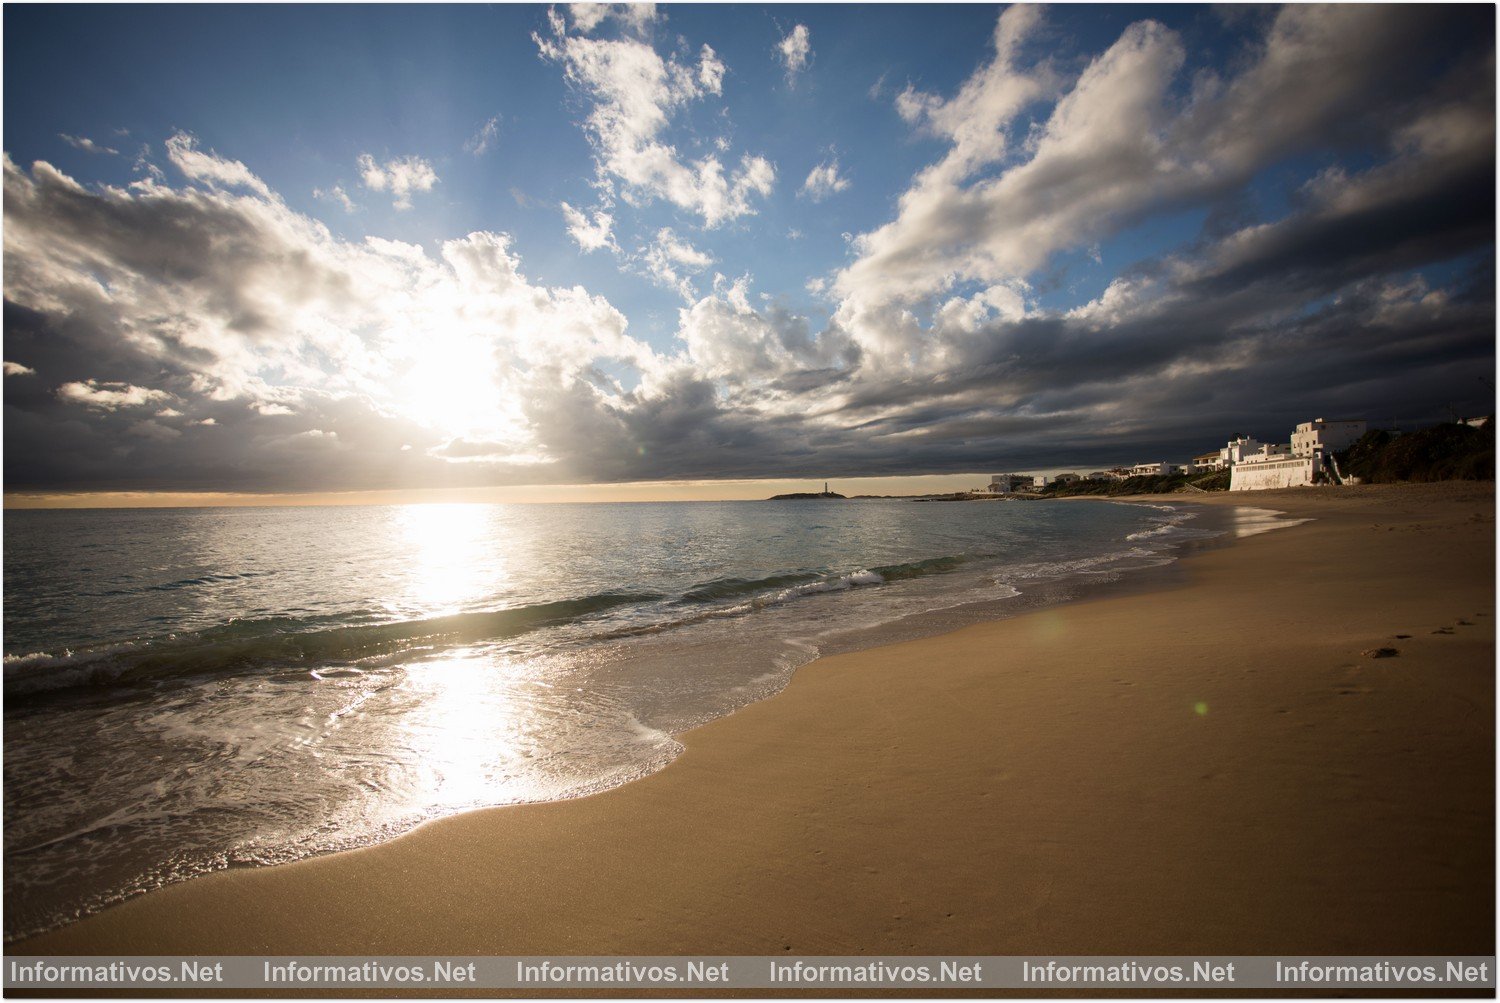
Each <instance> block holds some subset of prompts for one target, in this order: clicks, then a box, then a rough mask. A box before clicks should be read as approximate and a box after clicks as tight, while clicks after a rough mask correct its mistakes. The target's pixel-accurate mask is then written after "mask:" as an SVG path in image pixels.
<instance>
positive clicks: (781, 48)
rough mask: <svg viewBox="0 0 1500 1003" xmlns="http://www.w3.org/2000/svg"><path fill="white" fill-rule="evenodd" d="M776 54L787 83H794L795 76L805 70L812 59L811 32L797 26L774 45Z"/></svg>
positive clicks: (805, 27) (804, 26) (800, 25)
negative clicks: (784, 72)
mask: <svg viewBox="0 0 1500 1003" xmlns="http://www.w3.org/2000/svg"><path fill="white" fill-rule="evenodd" d="M776 52H777V55H778V56H780V58H781V65H782V66H783V67H785V68H786V80H787V83H788V84H794V83H796V80H797V74H799V73H801V72H802V71H803V70H805V69H807V64H808V61H809V60H811V59H812V32H810V31H808V30H807V25H805V24H799V25H797V26H796V27H795V28H793V29H792V30H791V31H789V32H787V33H786V35H785V36H783V37H782V39H781V41H780V42H777V43H776Z"/></svg>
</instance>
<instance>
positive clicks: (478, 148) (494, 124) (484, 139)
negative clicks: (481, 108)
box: [464, 115, 500, 157]
mask: <svg viewBox="0 0 1500 1003" xmlns="http://www.w3.org/2000/svg"><path fill="white" fill-rule="evenodd" d="M499 138H500V116H499V115H494V116H491V117H490V118H488V119H486V120H485V123H484V125H481V126H480V127H479V131H478V132H476V133H474V135H472V136H470V137H469V138H468V139H467V140H465V141H464V151H465V152H467V153H472V154H473V155H474V156H476V157H482V156H484V155H485V153H487V152H488V151H489V150H490V148H491V147H493V146H494V144H495V142H496V141H497V140H498V139H499Z"/></svg>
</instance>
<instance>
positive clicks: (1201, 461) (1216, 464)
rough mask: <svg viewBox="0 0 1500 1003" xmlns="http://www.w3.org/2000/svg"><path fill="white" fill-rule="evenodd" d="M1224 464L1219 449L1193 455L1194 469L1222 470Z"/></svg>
mask: <svg viewBox="0 0 1500 1003" xmlns="http://www.w3.org/2000/svg"><path fill="white" fill-rule="evenodd" d="M1226 465H1227V464H1225V462H1224V457H1223V456H1221V455H1220V451H1219V450H1215V451H1214V452H1212V453H1204V454H1203V455H1202V456H1195V457H1193V469H1194V470H1223V469H1224V467H1225V466H1226Z"/></svg>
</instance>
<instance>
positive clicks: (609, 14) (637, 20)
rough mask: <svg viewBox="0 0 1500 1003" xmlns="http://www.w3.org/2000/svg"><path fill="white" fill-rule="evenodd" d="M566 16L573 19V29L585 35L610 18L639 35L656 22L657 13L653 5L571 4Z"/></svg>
mask: <svg viewBox="0 0 1500 1003" xmlns="http://www.w3.org/2000/svg"><path fill="white" fill-rule="evenodd" d="M568 15H569V16H570V17H572V19H573V27H574V28H576V29H577V30H578V31H580V32H581V33H583V34H585V35H588V34H591V33H592V32H593V31H594V30H595V29H596V28H598V27H599V25H601V24H603V23H604V21H605V20H607V19H610V18H613V19H615V20H616V21H618V22H620V24H621V25H623V26H624V27H625V28H626V30H628V31H633V32H635V33H637V34H640V33H641V32H644V31H645V30H646V29H647V28H648V27H649V26H650V25H651V23H652V22H654V21H655V20H656V16H657V13H656V4H654V3H571V4H568Z"/></svg>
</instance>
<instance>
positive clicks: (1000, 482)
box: [986, 474, 1016, 495]
mask: <svg viewBox="0 0 1500 1003" xmlns="http://www.w3.org/2000/svg"><path fill="white" fill-rule="evenodd" d="M1015 480H1016V478H1015V475H1014V474H995V475H994V476H993V477H991V478H990V484H989V487H988V488H986V490H987V491H988V492H989V493H990V494H992V495H1008V494H1010V493H1011V492H1012V491H1014V490H1015Z"/></svg>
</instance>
